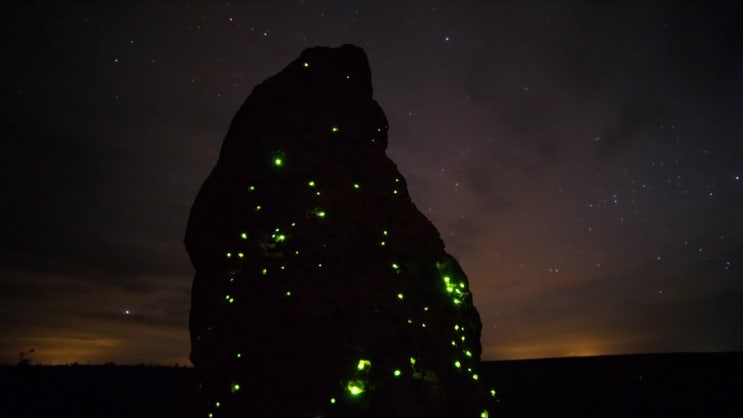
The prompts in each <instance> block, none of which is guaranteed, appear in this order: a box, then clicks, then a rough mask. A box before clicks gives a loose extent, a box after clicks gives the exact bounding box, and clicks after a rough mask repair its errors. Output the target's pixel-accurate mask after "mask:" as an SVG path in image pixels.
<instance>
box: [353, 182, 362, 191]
mask: <svg viewBox="0 0 743 418" xmlns="http://www.w3.org/2000/svg"><path fill="white" fill-rule="evenodd" d="M353 188H354V189H356V190H358V189H360V188H361V186H359V184H358V183H354V184H353Z"/></svg>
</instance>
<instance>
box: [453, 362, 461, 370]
mask: <svg viewBox="0 0 743 418" xmlns="http://www.w3.org/2000/svg"><path fill="white" fill-rule="evenodd" d="M454 367H456V368H457V369H460V368H462V363H460V362H459V360H457V361H455V362H454Z"/></svg>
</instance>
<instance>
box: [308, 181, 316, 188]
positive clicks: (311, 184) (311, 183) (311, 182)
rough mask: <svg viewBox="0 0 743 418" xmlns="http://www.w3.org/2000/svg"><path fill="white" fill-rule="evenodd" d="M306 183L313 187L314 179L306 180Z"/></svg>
mask: <svg viewBox="0 0 743 418" xmlns="http://www.w3.org/2000/svg"><path fill="white" fill-rule="evenodd" d="M307 185H308V186H310V187H315V181H314V180H310V181H309V182H307Z"/></svg>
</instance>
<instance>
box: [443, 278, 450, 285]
mask: <svg viewBox="0 0 743 418" xmlns="http://www.w3.org/2000/svg"><path fill="white" fill-rule="evenodd" d="M450 280H451V278H450V277H449V276H444V283H446V284H449V281H450Z"/></svg>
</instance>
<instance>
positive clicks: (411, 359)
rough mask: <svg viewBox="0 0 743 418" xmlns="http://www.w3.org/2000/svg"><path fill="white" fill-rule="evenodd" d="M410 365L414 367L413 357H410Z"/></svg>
mask: <svg viewBox="0 0 743 418" xmlns="http://www.w3.org/2000/svg"><path fill="white" fill-rule="evenodd" d="M410 365H411V366H415V357H410Z"/></svg>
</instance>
